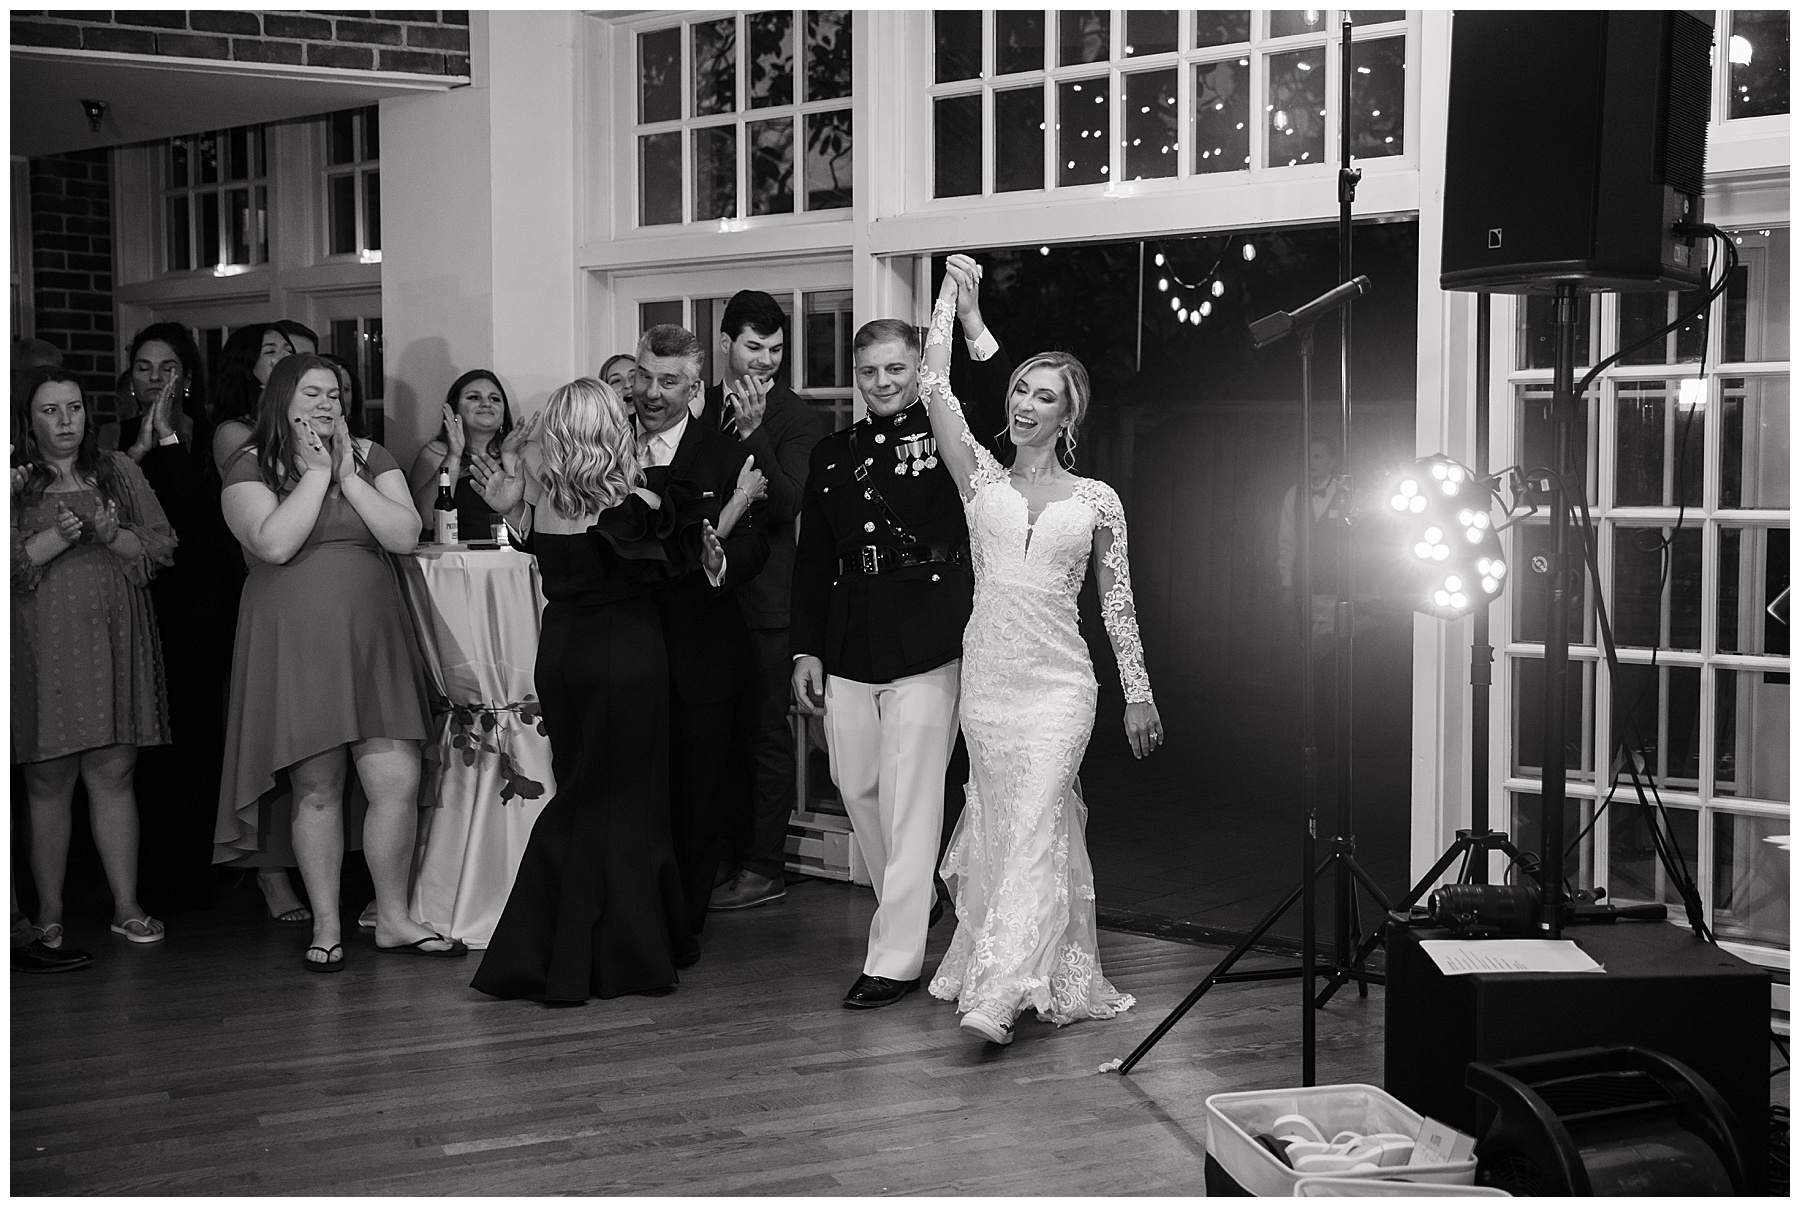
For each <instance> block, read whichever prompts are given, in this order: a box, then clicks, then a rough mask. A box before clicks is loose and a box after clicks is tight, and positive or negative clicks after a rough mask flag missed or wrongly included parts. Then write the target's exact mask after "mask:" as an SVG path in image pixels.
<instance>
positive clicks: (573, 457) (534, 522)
mask: <svg viewBox="0 0 1800 1207" xmlns="http://www.w3.org/2000/svg"><path fill="white" fill-rule="evenodd" d="M540 420H541V425H540V422H539V421H540ZM540 426H541V435H540V434H539V429H540ZM528 445H529V447H528ZM476 472H477V475H478V485H479V486H480V487H481V488H482V491H483V496H484V497H485V498H486V499H487V501H488V503H489V505H490V506H492V507H493V508H494V510H495V511H496V512H500V513H503V514H506V515H507V517H508V519H509V521H510V522H511V523H512V525H513V527H514V529H515V530H518V531H524V530H526V529H527V528H528V529H529V531H530V536H529V539H528V543H527V545H526V548H527V550H528V551H530V552H534V553H536V555H537V558H538V566H539V569H540V570H541V571H542V574H543V581H544V596H545V598H546V599H547V600H548V604H547V606H546V607H545V608H544V615H543V628H542V632H541V634H540V636H539V639H538V656H537V668H536V676H537V692H538V697H539V699H540V700H541V701H542V704H543V717H544V726H545V728H546V730H547V731H548V733H549V737H550V750H551V756H550V758H551V767H552V769H553V770H554V771H555V773H556V795H555V797H554V798H553V799H552V800H551V801H550V803H549V804H548V805H546V806H545V807H544V811H543V812H542V813H541V814H539V816H538V820H537V824H536V825H535V826H534V827H533V828H532V831H531V840H530V842H529V843H528V844H527V845H526V848H525V855H524V857H523V859H522V860H521V861H520V864H519V873H518V876H517V878H516V879H515V880H514V882H513V890H512V895H511V896H510V897H509V898H508V899H507V903H506V909H505V911H504V912H503V913H502V914H501V916H500V923H499V925H498V926H496V927H495V929H494V937H493V939H492V941H491V942H490V943H489V945H488V949H487V952H486V954H485V956H484V957H483V958H482V961H481V968H480V969H479V970H478V971H477V972H476V974H475V980H474V981H473V982H472V983H473V985H474V987H475V988H476V989H479V990H481V991H482V992H483V993H487V994H492V995H493V996H495V997H509V998H529V999H531V1000H534V1001H541V1002H582V1001H586V1000H587V999H588V998H590V997H602V998H607V997H617V996H619V995H620V994H625V993H637V992H641V991H644V990H650V989H660V988H663V987H666V986H669V985H673V984H675V982H676V981H677V979H678V978H677V976H676V969H678V968H685V967H687V966H688V965H689V964H692V963H693V962H694V961H695V960H697V959H698V958H699V955H700V952H699V946H698V944H697V942H696V940H695V938H694V936H693V934H692V933H691V931H690V930H689V929H688V926H687V920H686V919H687V914H686V906H685V904H684V900H683V896H682V890H681V880H680V877H679V875H678V874H677V872H676V869H675V858H674V853H673V849H672V846H671V842H670V835H669V699H668V692H669V687H668V663H667V655H666V653H665V651H664V646H663V634H662V623H661V621H660V620H659V618H658V614H657V611H656V607H655V605H654V604H653V603H652V602H651V599H650V588H651V587H652V586H653V585H654V584H655V583H657V582H661V581H666V580H667V579H669V578H671V577H674V576H679V575H682V574H686V573H689V572H694V573H702V572H708V571H711V572H717V570H718V568H719V567H721V566H722V564H723V561H724V550H723V547H722V546H721V545H720V543H719V541H720V537H721V535H722V533H729V531H730V529H731V525H732V524H734V523H735V522H736V520H737V518H738V517H739V516H741V515H742V514H743V511H744V510H745V509H746V508H747V507H748V505H749V502H750V498H751V496H752V495H754V494H755V493H757V492H758V491H759V490H760V489H761V475H760V474H756V473H755V472H754V471H750V474H749V475H748V476H747V477H746V478H743V479H740V486H741V487H742V490H741V492H740V493H738V494H734V495H733V497H732V500H731V502H730V503H729V504H727V506H726V507H725V509H724V510H723V512H722V513H721V515H720V529H721V530H722V532H715V531H713V529H712V527H711V526H710V525H709V524H706V523H705V522H704V521H703V520H702V519H700V518H699V514H698V510H697V507H696V505H697V504H698V502H699V500H698V498H697V497H695V496H694V494H693V492H691V491H690V490H689V489H688V488H687V487H685V486H684V485H683V484H682V483H679V482H672V483H670V484H669V485H668V486H667V487H666V488H665V490H664V492H663V494H662V496H661V497H659V496H657V495H655V494H653V493H651V492H650V491H648V490H646V489H645V488H644V486H643V480H644V474H643V469H642V467H641V466H640V465H639V463H638V456H637V445H636V441H635V439H634V438H633V432H632V427H631V420H630V417H629V415H628V413H627V411H626V410H625V407H624V406H623V404H621V403H620V401H619V398H618V395H616V394H615V393H614V392H613V390H612V388H611V387H609V386H607V385H606V384H604V383H603V382H600V381H596V380H594V379H592V378H583V379H581V380H579V381H574V382H571V383H569V384H568V385H566V386H563V387H562V388H561V389H559V390H557V391H556V392H555V393H554V394H552V395H551V396H550V401H549V403H548V405H547V406H546V407H545V408H544V410H543V412H542V413H541V414H540V415H534V416H533V417H532V418H531V419H530V420H527V421H526V422H525V423H524V424H522V425H520V426H519V427H518V428H515V429H514V430H513V431H512V432H511V433H509V434H508V437H507V439H506V441H505V443H504V445H503V446H502V450H501V463H500V467H499V469H498V470H487V471H486V472H484V471H483V468H482V467H480V466H479V465H478V466H477V470H476Z"/></svg>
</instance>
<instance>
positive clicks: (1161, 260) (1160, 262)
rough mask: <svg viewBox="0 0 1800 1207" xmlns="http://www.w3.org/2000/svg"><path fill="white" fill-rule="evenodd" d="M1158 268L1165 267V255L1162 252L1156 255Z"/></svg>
mask: <svg viewBox="0 0 1800 1207" xmlns="http://www.w3.org/2000/svg"><path fill="white" fill-rule="evenodd" d="M1156 266H1157V267H1158V268H1161V267H1162V266H1163V254H1162V253H1161V252H1157V253H1156Z"/></svg>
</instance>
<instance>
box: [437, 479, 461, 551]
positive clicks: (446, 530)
mask: <svg viewBox="0 0 1800 1207" xmlns="http://www.w3.org/2000/svg"><path fill="white" fill-rule="evenodd" d="M432 518H433V519H434V520H435V527H434V531H433V536H434V537H435V538H436V539H437V543H438V544H440V545H454V544H456V499H455V498H454V497H452V495H451V494H450V466H449V465H448V464H447V463H446V464H444V465H440V466H438V492H437V502H436V503H434V504H432Z"/></svg>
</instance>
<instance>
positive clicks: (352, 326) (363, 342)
mask: <svg viewBox="0 0 1800 1207" xmlns="http://www.w3.org/2000/svg"><path fill="white" fill-rule="evenodd" d="M330 330H331V354H332V355H333V356H335V357H337V358H338V359H339V360H342V361H344V362H345V363H346V364H348V365H350V367H351V368H352V369H354V370H355V371H356V379H357V380H358V381H359V382H361V383H362V388H363V423H364V425H365V427H366V428H367V434H368V435H369V437H370V438H371V439H373V440H375V441H376V442H378V443H379V442H380V440H381V439H382V430H383V423H382V419H383V410H382V399H383V397H384V396H385V394H386V392H387V390H386V385H385V379H386V377H387V365H386V363H385V361H384V359H383V355H382V342H381V316H380V315H375V316H373V317H369V316H362V317H358V318H342V319H332V320H331V328H330Z"/></svg>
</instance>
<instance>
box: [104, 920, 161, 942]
mask: <svg viewBox="0 0 1800 1207" xmlns="http://www.w3.org/2000/svg"><path fill="white" fill-rule="evenodd" d="M112 932H113V934H115V935H123V936H125V937H126V938H127V939H130V940H131V941H132V942H133V943H160V942H162V941H163V924H162V923H161V922H158V921H157V920H156V919H155V918H152V917H151V916H150V915H149V914H145V915H144V916H143V917H141V918H127V919H125V921H123V922H114V923H113V924H112Z"/></svg>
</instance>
